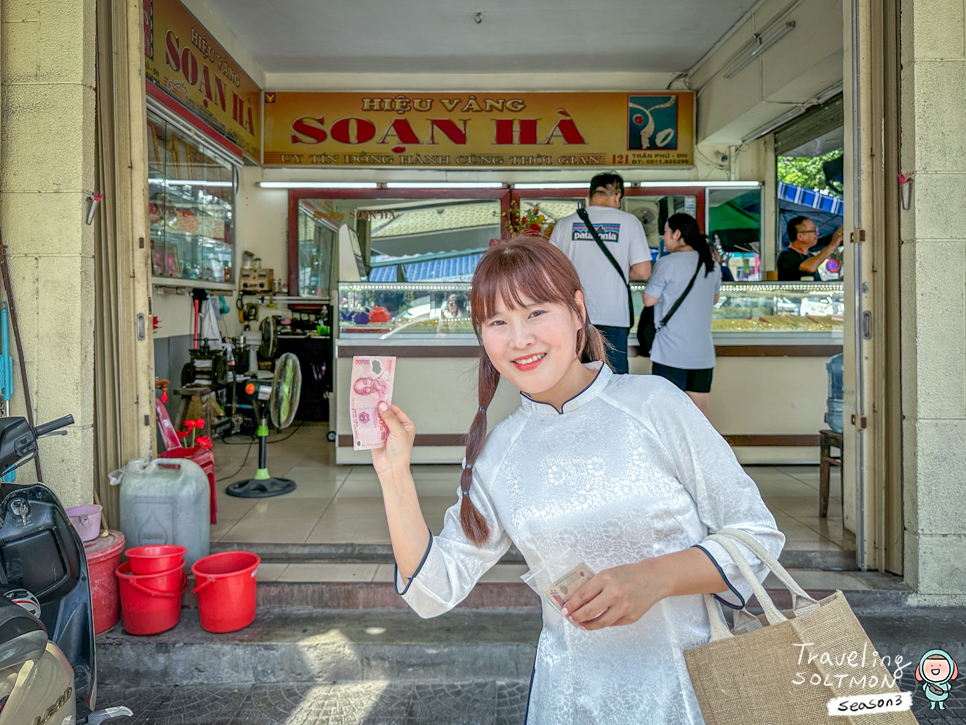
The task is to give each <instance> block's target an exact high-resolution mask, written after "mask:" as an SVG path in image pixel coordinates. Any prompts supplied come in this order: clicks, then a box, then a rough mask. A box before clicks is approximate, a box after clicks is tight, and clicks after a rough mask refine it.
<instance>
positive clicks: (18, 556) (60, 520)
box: [0, 415, 133, 725]
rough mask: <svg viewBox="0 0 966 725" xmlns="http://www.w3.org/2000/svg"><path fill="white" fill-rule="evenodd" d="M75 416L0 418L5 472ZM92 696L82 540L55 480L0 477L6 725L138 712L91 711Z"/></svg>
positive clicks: (1, 681)
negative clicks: (50, 483)
mask: <svg viewBox="0 0 966 725" xmlns="http://www.w3.org/2000/svg"><path fill="white" fill-rule="evenodd" d="M73 422H74V418H73V416H70V415H68V416H65V417H63V418H59V419H57V420H54V421H51V422H50V423H46V424H44V425H39V426H37V427H36V428H34V427H32V426H31V425H30V424H29V423H28V422H27V421H26V420H24V419H23V418H0V475H6V474H7V473H9V472H11V471H13V470H14V469H16V468H18V467H20V466H22V465H24V464H25V463H27V462H29V461H30V460H32V459H33V457H34V456H36V455H37V441H38V440H39V439H40V438H43V437H45V436H49V435H66V431H62V430H61V429H62V428H65V427H66V426H68V425H71V424H73ZM96 696H97V668H96V661H95V651H94V620H93V614H92V612H91V595H90V580H89V577H88V571H87V558H86V556H85V554H84V544H83V542H82V541H81V538H80V536H79V535H78V533H77V531H76V530H75V529H74V527H73V526H72V525H71V523H70V520H69V519H68V518H67V512H66V511H65V510H64V507H63V506H62V505H61V503H60V501H59V500H58V499H57V496H56V495H55V494H54V493H53V491H51V490H50V489H49V488H47V487H46V486H44V485H43V484H40V483H36V484H27V485H17V484H15V483H0V725H59V724H60V723H65V724H70V725H73V724H75V723H76V724H77V725H98V724H99V723H102V722H104V721H106V720H110V719H112V718H115V717H120V716H127V715H132V714H133V713H132V712H131V710H129V709H128V708H126V707H112V708H107V709H104V710H99V711H94V702H95V698H96Z"/></svg>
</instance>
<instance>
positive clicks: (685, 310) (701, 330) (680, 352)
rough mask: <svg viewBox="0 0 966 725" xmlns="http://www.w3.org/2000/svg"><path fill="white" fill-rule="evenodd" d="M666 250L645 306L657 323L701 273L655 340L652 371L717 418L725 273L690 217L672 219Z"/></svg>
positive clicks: (649, 284)
mask: <svg viewBox="0 0 966 725" xmlns="http://www.w3.org/2000/svg"><path fill="white" fill-rule="evenodd" d="M664 249H665V250H667V252H669V253H668V254H666V255H664V256H663V257H661V258H660V259H659V260H658V261H657V263H656V264H655V266H654V271H653V273H652V274H651V278H650V279H649V280H648V282H647V289H646V290H645V292H644V304H645V305H646V306H648V307H652V306H653V307H654V308H655V309H654V319H655V320H662V319H664V315H665V314H667V312H668V310H670V309H671V307H672V306H673V305H674V303H675V302H676V301H677V300H678V298H679V297H680V296H681V295H682V294H683V293H684V290H685V289H687V287H688V283H689V282H690V281H691V278H692V277H695V270H696V269H697V276H696V277H695V279H694V285H693V287H692V288H691V291H690V292H688V295H687V297H685V298H684V301H683V302H682V303H681V305H680V307H678V309H677V311H676V312H675V313H674V315H673V316H672V317H671V319H670V320H668V323H667V325H666V326H664V327H662V328H660V329H659V330H658V331H657V334H656V335H655V337H654V344H653V345H652V347H651V373H652V374H654V375H660V376H661V377H663V378H666V379H668V380H670V381H671V382H672V383H674V384H675V385H677V386H678V387H679V388H680V389H681V390H683V391H684V392H685V393H687V394H688V396H689V397H690V398H691V400H693V401H694V402H695V404H696V405H697V406H698V408H700V409H701V412H702V413H704V414H705V416H707V418H708V420H711V406H710V403H709V400H708V399H709V397H710V393H711V378H712V374H713V373H714V341H713V340H712V338H711V313H712V309H713V308H714V306H715V304H717V302H718V293H719V291H720V289H721V273H720V271H719V269H718V265H717V263H716V262H715V261H714V256H713V253H712V250H711V245H710V244H709V242H708V238H707V237H706V236H705V235H703V234H702V233H701V230H700V229H699V227H698V222H697V221H696V220H695V218H694V217H693V216H691V215H690V214H674V215H673V216H671V217H670V218H669V219H668V220H667V223H666V224H665V225H664Z"/></svg>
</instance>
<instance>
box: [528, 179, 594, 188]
mask: <svg viewBox="0 0 966 725" xmlns="http://www.w3.org/2000/svg"><path fill="white" fill-rule="evenodd" d="M588 186H590V184H589V183H587V182H583V181H581V182H577V183H569V182H568V183H560V184H530V183H527V184H514V185H513V188H514V189H586V188H587V187H588Z"/></svg>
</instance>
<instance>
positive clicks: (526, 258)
mask: <svg viewBox="0 0 966 725" xmlns="http://www.w3.org/2000/svg"><path fill="white" fill-rule="evenodd" d="M578 291H580V277H578V276H577V270H576V269H574V265H573V264H572V263H571V262H570V260H569V259H568V258H567V255H565V254H564V253H563V252H561V251H560V250H559V249H557V247H555V246H554V245H552V244H551V243H550V242H548V241H546V240H545V239H542V238H540V237H534V236H520V237H514V238H513V239H510V240H508V241H505V242H500V243H498V244H497V245H495V246H493V247H490V249H488V250H487V251H486V253H485V254H484V255H483V257H482V258H481V259H480V262H479V264H478V265H477V266H476V273H475V274H474V275H473V290H472V296H471V298H470V307H471V312H472V317H473V329H474V330H475V331H476V337H477V339H478V340H479V341H480V349H481V352H480V374H479V383H478V395H479V403H480V407H479V409H478V410H477V411H476V415H475V416H474V418H473V424H472V426H470V432H469V434H468V436H467V443H466V467H465V468H464V469H463V473H462V475H461V476H460V490H461V491H462V498H463V502H462V503H461V504H460V523H461V524H462V526H463V531H464V532H465V533H466V537H467V538H468V539H469V540H470V541H472V542H473V543H474V544H476V545H477V546H483V544H485V543H486V541H487V540H488V539H489V538H490V527H489V526H487V523H486V519H484V518H483V515H482V514H481V513H480V512H479V510H478V509H477V508H476V506H475V505H474V504H473V502H472V501H471V500H470V497H469V492H470V486H472V484H473V464H474V463H475V462H476V459H477V457H478V456H479V455H480V451H482V450H483V444H484V442H485V441H486V409H487V408H489V407H490V402H491V401H492V400H493V396H494V395H495V394H496V388H497V385H498V384H499V382H500V374H499V373H498V372H497V370H496V368H495V367H494V366H493V363H491V362H490V358H489V357H488V356H487V354H486V350H485V349H484V348H483V340H482V337H481V331H482V328H483V321H484V320H487V319H489V318H490V317H492V316H493V314H494V313H495V311H496V300H497V295H499V296H500V299H502V300H503V304H504V305H506V306H507V307H508V308H509V309H515V308H517V307H523V306H524V302H523V295H526V297H527V298H529V300H531V301H533V302H544V303H556V304H561V305H565V306H567V307H569V308H570V309H571V310H572V311H573V313H574V314H575V315H577V319H580V320H583V323H584V324H583V326H582V327H581V329H580V330H578V332H577V349H576V351H575V352H576V355H577V358H578V359H579V360H580V361H581V362H591V361H593V360H605V361H606V359H607V357H606V354H605V351H604V339H603V337H601V334H600V332H598V331H597V328H595V327H594V326H593V325H591V324H590V320H589V319H588V317H587V313H586V311H585V310H584V308H583V307H581V306H580V305H578V304H577V301H576V299H574V296H575V294H576V293H577V292H578ZM605 364H606V362H605Z"/></svg>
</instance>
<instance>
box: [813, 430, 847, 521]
mask: <svg viewBox="0 0 966 725" xmlns="http://www.w3.org/2000/svg"><path fill="white" fill-rule="evenodd" d="M818 434H819V437H820V438H821V446H822V459H821V463H822V469H821V473H820V474H819V494H818V495H819V499H818V515H819V516H821V517H823V518H824V517H826V516H828V480H829V476H830V474H831V472H832V466H835V467H836V468H842V434H841V433H836V432H835V431H834V430H822V431H819V433H818ZM833 448H838V449H839V454H838V456H833V455H832V449H833ZM842 505H843V506H844V505H845V502H844V501H843V503H842Z"/></svg>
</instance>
